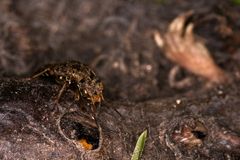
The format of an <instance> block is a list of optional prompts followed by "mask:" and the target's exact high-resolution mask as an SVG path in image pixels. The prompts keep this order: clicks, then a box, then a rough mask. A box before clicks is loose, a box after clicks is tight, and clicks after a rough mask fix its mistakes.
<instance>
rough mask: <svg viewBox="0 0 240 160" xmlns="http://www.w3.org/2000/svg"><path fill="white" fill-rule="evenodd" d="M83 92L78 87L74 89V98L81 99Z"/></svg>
mask: <svg viewBox="0 0 240 160" xmlns="http://www.w3.org/2000/svg"><path fill="white" fill-rule="evenodd" d="M80 98H81V94H80V91H79V89H78V88H76V89H74V100H75V101H80Z"/></svg>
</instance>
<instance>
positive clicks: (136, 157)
mask: <svg viewBox="0 0 240 160" xmlns="http://www.w3.org/2000/svg"><path fill="white" fill-rule="evenodd" d="M146 139H147V130H145V131H144V132H142V134H141V135H140V136H139V138H138V140H137V143H136V146H135V149H134V151H133V155H132V158H131V160H140V157H141V155H142V152H143V149H144V145H145V141H146Z"/></svg>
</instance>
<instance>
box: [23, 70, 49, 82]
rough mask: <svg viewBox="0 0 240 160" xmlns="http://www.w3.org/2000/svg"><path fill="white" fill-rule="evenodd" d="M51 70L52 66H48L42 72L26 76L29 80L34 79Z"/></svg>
mask: <svg viewBox="0 0 240 160" xmlns="http://www.w3.org/2000/svg"><path fill="white" fill-rule="evenodd" d="M49 70H50V68H46V69H44V70H43V71H41V72H39V73H37V74H35V75H33V76H32V77H29V78H26V79H27V80H33V79H35V78H38V77H39V76H42V75H43V74H45V73H47V72H49Z"/></svg>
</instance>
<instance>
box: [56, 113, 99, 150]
mask: <svg viewBox="0 0 240 160" xmlns="http://www.w3.org/2000/svg"><path fill="white" fill-rule="evenodd" d="M60 127H61V130H62V132H63V134H64V136H65V137H66V138H68V139H70V140H73V141H75V143H76V144H77V145H80V146H81V147H82V148H84V149H85V150H95V149H97V148H98V147H99V135H100V133H99V129H98V127H97V124H96V122H95V120H94V119H92V118H91V117H90V116H86V115H83V114H79V113H77V112H73V113H67V114H65V115H64V116H63V117H62V118H61V120H60Z"/></svg>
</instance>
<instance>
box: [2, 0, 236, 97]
mask: <svg viewBox="0 0 240 160" xmlns="http://www.w3.org/2000/svg"><path fill="white" fill-rule="evenodd" d="M189 10H193V11H194V12H195V13H196V14H197V15H199V18H198V19H197V20H195V21H196V22H199V23H197V25H196V26H195V31H196V33H197V34H198V35H199V36H200V37H201V38H203V39H204V41H205V43H206V45H207V47H208V48H209V50H210V51H211V54H212V56H213V57H214V60H215V62H216V63H217V64H218V65H219V66H220V67H221V68H222V69H224V70H225V71H226V72H229V73H230V74H231V76H233V77H234V78H235V79H239V77H240V75H239V74H240V73H239V65H240V63H239V61H240V51H239V43H240V39H239V37H240V36H239V35H240V32H239V27H240V14H239V13H240V12H239V11H240V8H239V7H238V6H237V5H235V4H234V3H232V2H231V1H218V0H212V1H208V0H202V1H194V0H152V1H146V0H139V1H134V0H129V1H126V0H122V1H114V0H101V1H98V0H72V1H65V0H44V1H38V0H21V1H14V0H2V1H1V2H0V35H1V36H0V73H1V75H2V76H4V77H6V76H14V77H17V76H22V75H24V76H25V75H31V73H32V72H34V71H36V69H37V68H39V67H40V66H43V65H44V64H47V63H53V62H54V63H55V62H63V61H66V60H72V59H73V60H79V61H81V62H83V63H86V64H89V65H90V66H91V67H92V68H94V70H95V71H96V72H97V73H98V75H99V76H100V77H101V79H102V80H103V82H104V85H105V95H106V97H107V98H108V99H112V100H117V99H127V100H130V101H143V100H148V99H153V98H166V97H171V96H173V95H176V94H186V95H191V94H193V92H195V91H196V90H199V89H201V88H203V86H204V84H205V83H206V81H204V80H203V79H201V78H199V77H195V76H193V75H192V74H189V73H188V72H185V71H184V70H183V71H182V73H181V74H180V78H181V77H188V76H191V77H193V78H195V82H194V84H193V85H191V86H190V87H183V88H182V89H174V88H171V87H170V86H169V84H168V74H169V71H170V69H171V68H172V67H173V66H174V64H173V63H172V62H170V61H169V60H167V59H166V58H165V56H164V55H163V53H162V52H163V51H162V50H160V49H159V48H158V47H157V45H156V44H155V42H154V39H153V32H154V31H155V30H158V31H160V32H161V33H164V32H165V31H166V29H167V26H168V25H169V23H170V22H171V21H172V20H173V19H174V18H175V17H177V16H178V15H179V14H181V13H183V12H186V11H189ZM212 14H213V15H215V16H219V17H220V18H219V19H220V20H219V19H218V18H211V15H212ZM208 16H210V18H209V17H208Z"/></svg>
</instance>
